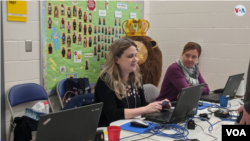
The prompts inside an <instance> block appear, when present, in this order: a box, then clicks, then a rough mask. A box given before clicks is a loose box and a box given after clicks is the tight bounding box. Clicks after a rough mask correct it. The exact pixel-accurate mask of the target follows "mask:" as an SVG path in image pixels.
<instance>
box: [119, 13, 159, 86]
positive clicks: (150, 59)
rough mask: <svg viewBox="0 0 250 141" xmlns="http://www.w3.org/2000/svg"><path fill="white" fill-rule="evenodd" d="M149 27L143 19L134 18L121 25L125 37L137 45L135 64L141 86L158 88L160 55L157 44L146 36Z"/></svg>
mask: <svg viewBox="0 0 250 141" xmlns="http://www.w3.org/2000/svg"><path fill="white" fill-rule="evenodd" d="M125 23H126V24H125ZM124 24H125V26H124ZM149 27H150V24H149V22H148V21H147V20H145V19H136V18H135V19H130V20H126V21H124V22H123V23H122V28H123V31H124V32H125V33H126V37H128V38H130V39H132V40H133V41H134V42H135V44H136V45H137V49H138V53H137V58H138V62H137V63H138V64H139V66H140V71H141V74H142V79H143V84H153V85H155V86H156V87H158V85H159V82H160V79H161V72H162V53H161V50H160V48H159V47H158V44H157V42H156V41H155V40H153V39H152V38H150V37H148V36H146V33H147V31H148V29H149Z"/></svg>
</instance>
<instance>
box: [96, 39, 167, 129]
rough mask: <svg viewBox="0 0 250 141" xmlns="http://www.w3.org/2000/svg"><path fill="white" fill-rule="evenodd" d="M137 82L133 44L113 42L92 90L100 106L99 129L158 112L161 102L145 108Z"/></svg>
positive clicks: (141, 90)
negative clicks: (100, 103)
mask: <svg viewBox="0 0 250 141" xmlns="http://www.w3.org/2000/svg"><path fill="white" fill-rule="evenodd" d="M141 79H142V77H141V74H140V69H139V66H138V65H137V46H136V44H135V43H134V42H133V41H132V40H131V39H129V38H120V39H117V40H116V41H115V42H114V43H113V44H112V45H111V47H110V49H109V54H108V57H107V61H106V64H105V67H104V69H103V71H102V72H101V74H100V77H99V79H98V81H97V84H96V86H95V102H103V103H104V104H103V109H102V114H101V117H100V121H99V127H100V126H109V124H110V123H111V122H113V121H116V120H120V119H131V118H134V117H136V116H140V115H142V114H147V113H154V112H160V110H161V109H162V102H153V103H150V104H148V105H147V102H146V100H145V96H144V92H143V87H142V80H141ZM169 105H170V104H169Z"/></svg>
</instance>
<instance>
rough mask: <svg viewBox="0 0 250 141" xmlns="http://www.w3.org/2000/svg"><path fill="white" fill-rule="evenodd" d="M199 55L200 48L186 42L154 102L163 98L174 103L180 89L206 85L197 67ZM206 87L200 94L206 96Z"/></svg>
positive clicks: (207, 89)
mask: <svg viewBox="0 0 250 141" xmlns="http://www.w3.org/2000/svg"><path fill="white" fill-rule="evenodd" d="M200 55H201V47H200V45H199V44H197V43H194V42H188V43H187V44H186V45H185V46H184V49H183V52H182V55H181V57H180V59H178V60H177V61H176V62H175V63H173V64H172V65H170V66H169V67H168V69H167V72H166V74H165V77H164V80H163V82H162V86H161V91H160V94H159V96H158V97H157V98H156V100H155V101H161V100H163V99H165V98H167V99H169V100H170V101H176V100H177V99H178V96H179V93H180V91H181V89H182V88H186V87H189V86H195V85H198V84H201V83H206V82H205V80H204V79H203V77H202V76H201V73H200V71H199V68H198V66H197V62H198V59H199V57H200ZM208 93H209V88H208V85H207V84H206V86H205V87H204V89H203V92H202V94H208Z"/></svg>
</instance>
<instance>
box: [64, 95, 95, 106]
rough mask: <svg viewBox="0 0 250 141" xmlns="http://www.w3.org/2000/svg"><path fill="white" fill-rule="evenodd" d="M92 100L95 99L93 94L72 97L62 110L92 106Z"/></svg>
mask: <svg viewBox="0 0 250 141" xmlns="http://www.w3.org/2000/svg"><path fill="white" fill-rule="evenodd" d="M94 99H95V97H94V94H93V93H87V94H82V95H77V96H74V97H73V98H71V99H70V101H69V102H68V103H67V104H66V105H65V106H64V108H63V109H62V110H67V109H71V108H75V107H81V106H85V105H90V104H93V103H94Z"/></svg>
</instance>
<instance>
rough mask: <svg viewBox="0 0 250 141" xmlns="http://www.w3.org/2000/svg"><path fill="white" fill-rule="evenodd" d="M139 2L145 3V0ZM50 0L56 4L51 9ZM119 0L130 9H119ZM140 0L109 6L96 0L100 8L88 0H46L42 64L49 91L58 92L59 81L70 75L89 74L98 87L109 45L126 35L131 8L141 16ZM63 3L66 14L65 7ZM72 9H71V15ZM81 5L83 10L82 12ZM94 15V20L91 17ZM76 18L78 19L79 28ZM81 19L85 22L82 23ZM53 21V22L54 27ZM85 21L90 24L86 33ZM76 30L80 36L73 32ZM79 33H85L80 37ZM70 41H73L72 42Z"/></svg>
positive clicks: (42, 24)
mask: <svg viewBox="0 0 250 141" xmlns="http://www.w3.org/2000/svg"><path fill="white" fill-rule="evenodd" d="M138 2H140V3H142V4H143V2H141V1H138ZM49 3H50V5H51V7H52V10H51V12H50V11H49V8H48V7H49ZM117 3H121V4H122V5H126V6H127V10H123V9H118V8H117ZM140 3H132V2H124V1H108V5H107V6H106V7H105V1H96V10H95V11H87V1H42V2H41V33H42V35H41V46H42V55H41V56H42V64H41V66H42V84H43V86H44V88H45V90H46V92H47V93H48V94H55V93H56V85H57V83H58V82H59V81H60V80H62V79H65V78H67V77H76V78H84V77H87V78H89V82H90V85H91V87H94V86H95V84H96V82H97V79H98V78H99V74H100V72H101V69H102V68H103V67H104V64H105V62H106V57H105V56H107V55H108V47H109V46H110V45H111V44H112V41H115V40H116V39H118V38H119V37H120V38H121V37H124V36H125V34H124V33H123V30H122V27H121V24H122V22H123V21H125V20H128V19H130V13H131V12H133V13H136V15H137V18H141V13H142V12H141V11H142V10H143V9H142V5H141V4H140ZM62 5H63V7H64V15H63V13H62V11H61V7H62ZM74 7H75V8H74ZM105 8H107V9H105ZM56 9H57V10H56ZM68 9H69V10H70V16H69V17H68ZM74 9H76V10H74ZM80 9H81V11H82V12H80V13H81V14H80V16H79V11H80ZM99 10H105V11H106V16H105V15H103V16H99ZM74 11H76V12H74ZM115 11H118V13H119V11H120V12H121V13H122V17H121V18H116V17H115ZM84 13H86V15H87V20H84ZM74 14H76V15H74ZM90 15H91V17H92V20H90ZM62 18H63V20H64V28H63V25H62V23H63V22H62ZM115 20H116V22H115ZM74 21H75V23H76V26H75V30H74V26H73V25H74V24H73V23H74ZM68 23H70V32H68ZM80 23H81V26H79V24H80ZM115 23H116V25H115ZM49 24H51V28H50V26H49ZM84 25H86V27H87V29H86V35H85V32H84V31H85V30H84ZM99 27H100V32H99ZM80 28H81V30H79V29H80ZM89 28H91V30H89ZM95 29H96V30H95ZM102 30H103V31H102ZM63 33H64V34H65V36H66V38H65V42H63ZM74 34H75V35H76V37H75V36H73V35H74ZM79 36H81V37H80V39H79ZM98 36H99V37H98ZM68 37H69V38H70V39H69V40H68ZM85 37H86V40H84V39H85ZM90 38H91V39H90ZM112 38H113V40H112ZM74 39H75V42H74ZM94 39H96V41H95V40H94ZM79 40H80V42H79ZM90 40H92V43H91V44H89V41H90ZM67 41H70V44H68V42H67ZM86 41H87V43H86ZM84 43H86V44H84ZM95 43H96V44H95Z"/></svg>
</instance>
